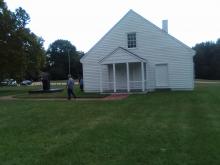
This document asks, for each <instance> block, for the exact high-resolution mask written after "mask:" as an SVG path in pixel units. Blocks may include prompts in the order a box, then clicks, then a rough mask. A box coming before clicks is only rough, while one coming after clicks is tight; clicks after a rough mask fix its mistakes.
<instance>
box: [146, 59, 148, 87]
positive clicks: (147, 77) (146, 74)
mask: <svg viewBox="0 0 220 165" xmlns="http://www.w3.org/2000/svg"><path fill="white" fill-rule="evenodd" d="M145 69H146V70H145V76H146V79H145V87H146V90H147V89H148V81H147V80H148V75H147V71H148V69H147V63H145Z"/></svg>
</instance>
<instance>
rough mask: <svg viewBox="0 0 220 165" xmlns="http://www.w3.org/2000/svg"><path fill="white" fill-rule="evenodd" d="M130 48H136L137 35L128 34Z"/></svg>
mask: <svg viewBox="0 0 220 165" xmlns="http://www.w3.org/2000/svg"><path fill="white" fill-rule="evenodd" d="M127 41H128V48H136V46H137V44H136V33H128V34H127Z"/></svg>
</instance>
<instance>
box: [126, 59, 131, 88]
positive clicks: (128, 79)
mask: <svg viewBox="0 0 220 165" xmlns="http://www.w3.org/2000/svg"><path fill="white" fill-rule="evenodd" d="M126 70H127V91H128V92H130V78H129V63H128V62H127V63H126Z"/></svg>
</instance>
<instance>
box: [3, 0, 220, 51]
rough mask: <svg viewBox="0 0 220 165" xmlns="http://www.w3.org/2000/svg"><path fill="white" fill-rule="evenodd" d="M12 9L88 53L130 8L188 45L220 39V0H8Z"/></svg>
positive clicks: (42, 31)
mask: <svg viewBox="0 0 220 165" xmlns="http://www.w3.org/2000/svg"><path fill="white" fill-rule="evenodd" d="M5 2H6V3H7V5H8V7H9V9H10V10H12V11H14V10H15V9H16V8H18V7H22V8H24V9H25V10H26V11H27V13H28V14H29V15H30V17H31V22H30V24H29V26H28V27H30V29H31V30H32V31H33V32H34V33H35V34H37V35H38V36H41V37H43V39H44V40H45V48H46V49H47V47H48V45H49V44H51V43H52V42H53V41H55V40H56V39H66V40H69V41H71V43H72V44H73V45H75V46H76V48H77V50H81V51H84V52H87V51H88V50H89V49H90V48H91V47H92V46H93V45H94V44H95V43H96V42H97V41H98V40H99V39H100V38H101V37H102V36H103V35H104V34H105V33H106V32H107V31H108V30H109V29H110V28H111V27H112V26H114V25H115V24H116V23H117V22H118V21H119V20H120V19H121V18H122V17H123V16H124V15H125V14H126V13H127V12H128V11H129V10H130V9H133V10H134V11H135V12H137V13H139V14H140V15H142V16H143V17H145V18H146V19H147V20H149V21H151V22H152V23H154V24H155V25H157V26H158V27H161V21H162V20H163V19H168V24H169V26H168V28H169V30H168V31H169V33H170V34H171V35H173V36H174V37H176V38H177V39H179V40H180V41H182V42H184V43H185V44H187V45H188V46H190V47H191V46H194V45H195V44H196V43H200V42H204V41H211V40H212V41H216V40H217V38H220V10H219V7H220V0H5Z"/></svg>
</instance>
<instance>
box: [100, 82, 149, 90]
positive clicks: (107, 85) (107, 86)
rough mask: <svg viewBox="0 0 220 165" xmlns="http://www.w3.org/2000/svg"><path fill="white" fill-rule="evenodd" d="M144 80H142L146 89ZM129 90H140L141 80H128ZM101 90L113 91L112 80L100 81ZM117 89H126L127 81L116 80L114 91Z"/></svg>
mask: <svg viewBox="0 0 220 165" xmlns="http://www.w3.org/2000/svg"><path fill="white" fill-rule="evenodd" d="M146 82H147V81H146V80H145V81H144V84H145V89H146ZM129 86H130V90H142V81H129ZM102 90H103V91H114V82H102ZM117 90H127V83H126V82H123V83H117V82H116V91H117Z"/></svg>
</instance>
